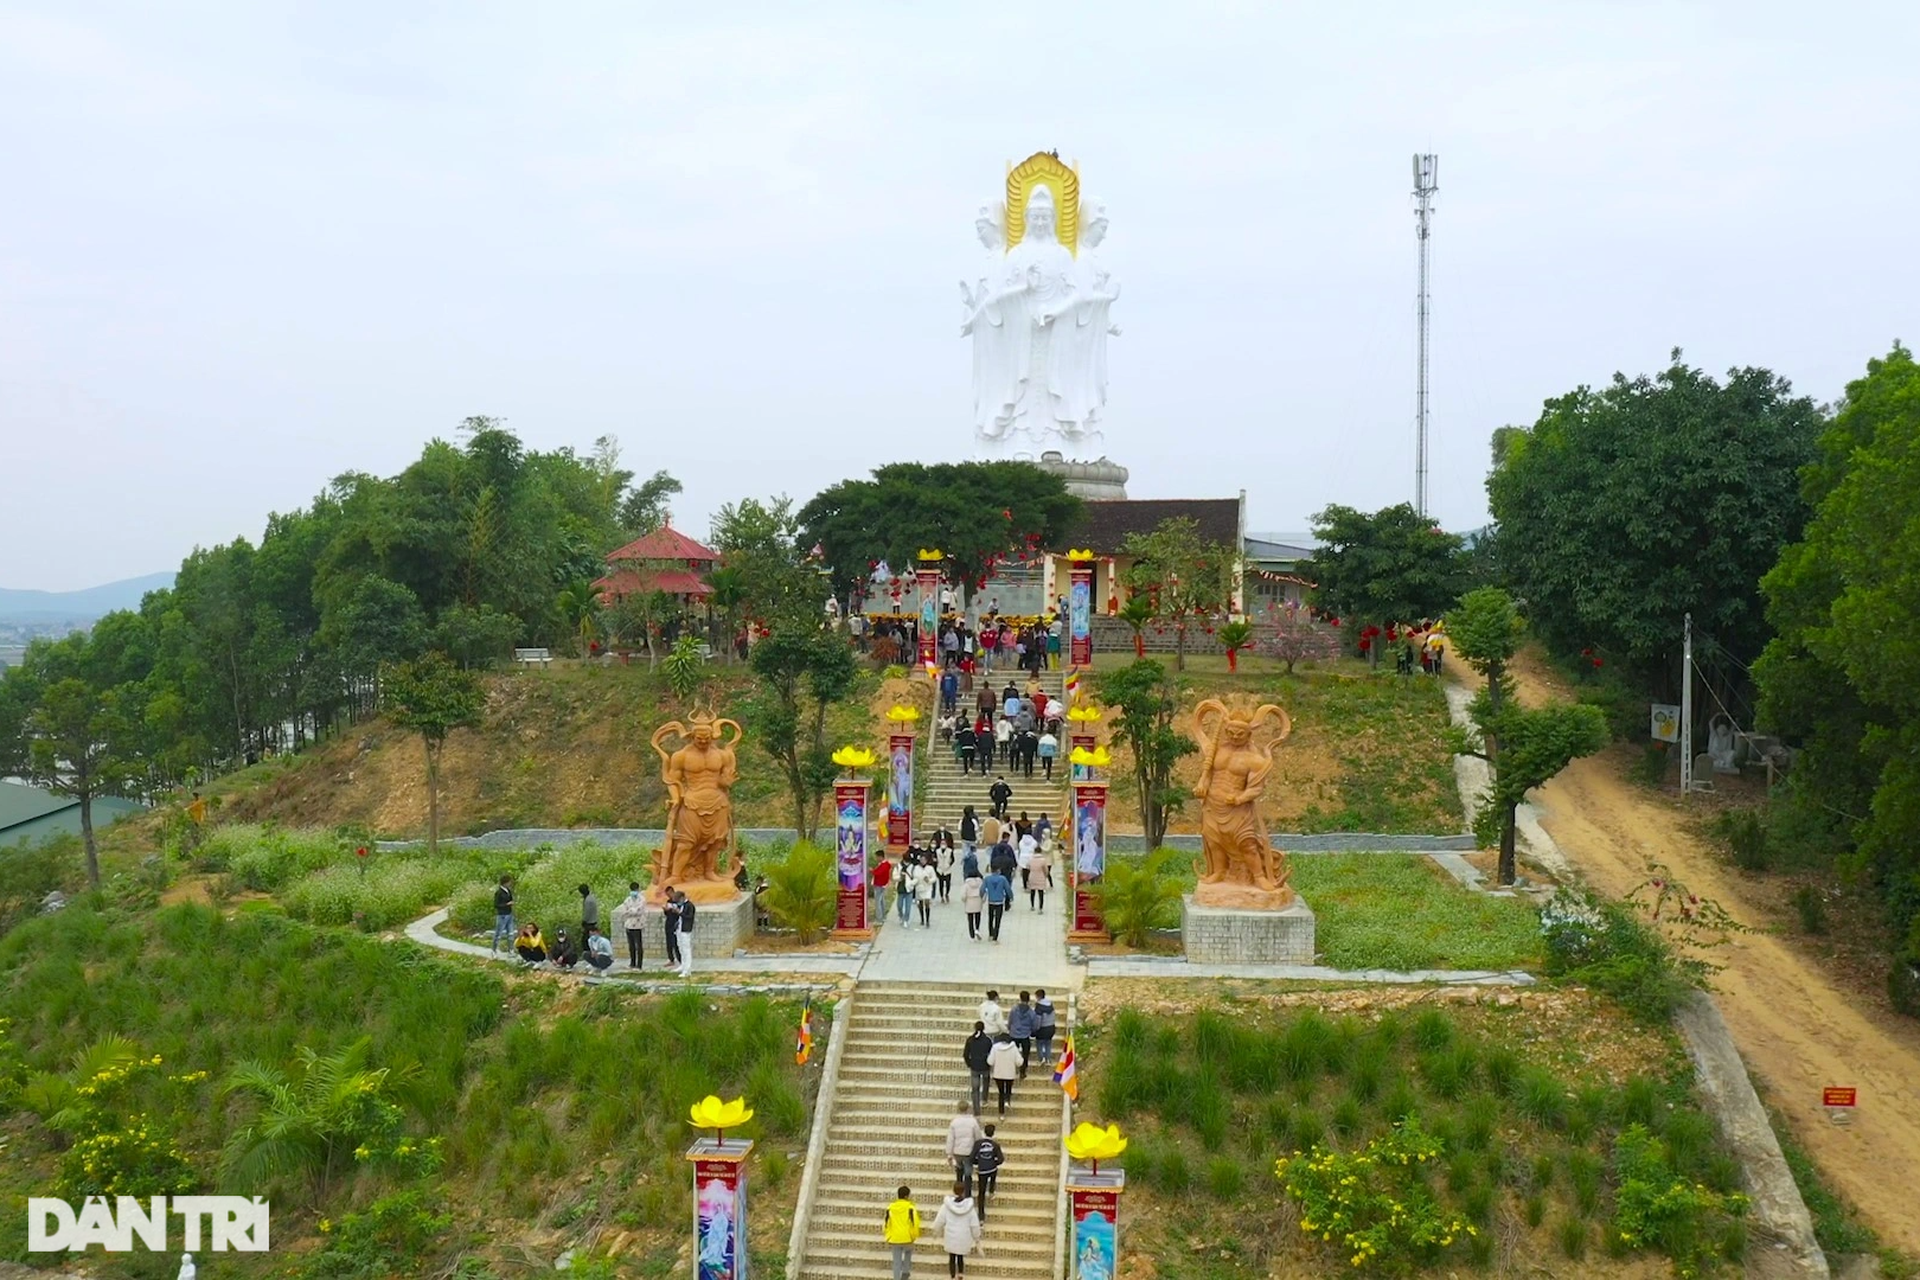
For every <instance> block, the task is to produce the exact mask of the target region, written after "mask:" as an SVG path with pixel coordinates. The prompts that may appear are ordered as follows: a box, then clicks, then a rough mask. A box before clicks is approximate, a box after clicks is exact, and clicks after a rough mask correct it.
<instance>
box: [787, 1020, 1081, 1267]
mask: <svg viewBox="0 0 1920 1280" xmlns="http://www.w3.org/2000/svg"><path fill="white" fill-rule="evenodd" d="M1004 994H1005V993H1004V991H1003V995H1004ZM981 995H982V992H981V990H979V989H976V988H975V987H972V986H968V987H958V986H934V985H920V984H886V983H866V982H863V983H861V984H860V986H859V988H858V990H857V992H856V994H855V997H854V1004H853V1011H852V1015H851V1021H850V1022H849V1023H848V1026H847V1039H846V1045H845V1049H844V1051H843V1055H842V1057H841V1059H840V1067H839V1074H838V1078H837V1079H836V1080H835V1081H833V1082H832V1084H833V1114H832V1120H831V1123H830V1124H829V1125H828V1128H827V1140H826V1149H825V1154H824V1155H823V1157H822V1158H821V1161H820V1166H819V1169H818V1173H817V1175H816V1182H815V1185H814V1193H813V1203H812V1209H811V1216H810V1218H809V1219H808V1224H807V1229H806V1240H805V1245H804V1251H803V1256H802V1258H801V1259H800V1260H799V1267H798V1274H799V1276H800V1277H802V1280H868V1278H871V1280H887V1278H888V1277H890V1276H891V1275H892V1268H891V1265H890V1263H891V1254H890V1252H889V1249H888V1246H887V1244H886V1241H885V1240H884V1238H883V1237H882V1235H881V1219H882V1216H883V1214H884V1212H885V1210H886V1207H887V1205H888V1203H889V1202H891V1201H892V1200H893V1198H894V1193H895V1191H896V1189H897V1188H898V1187H899V1186H900V1185H901V1184H902V1183H905V1184H906V1185H907V1186H909V1187H911V1188H912V1189H913V1200H914V1203H915V1204H916V1205H918V1206H919V1207H920V1213H921V1218H922V1222H923V1224H924V1226H925V1230H923V1232H922V1234H921V1238H920V1243H919V1245H918V1247H916V1249H915V1250H914V1274H915V1275H916V1276H942V1275H945V1274H946V1261H947V1256H946V1250H945V1249H944V1248H943V1247H942V1245H941V1241H940V1236H939V1234H938V1233H937V1232H935V1231H934V1230H933V1229H932V1224H933V1217H934V1214H935V1212H936V1211H937V1210H938V1209H939V1207H940V1200H941V1197H943V1196H944V1195H946V1194H947V1193H948V1192H949V1191H951V1190H952V1188H953V1170H952V1166H951V1164H950V1163H949V1161H948V1159H947V1156H946V1149H945V1145H946V1134H947V1125H948V1122H949V1121H951V1120H952V1119H953V1115H954V1104H955V1103H956V1102H959V1101H961V1100H963V1099H965V1098H966V1097H967V1069H966V1065H965V1063H963V1062H962V1061H961V1058H960V1048H961V1045H962V1044H963V1043H964V1041H965V1039H966V1037H967V1035H968V1034H969V1033H970V1032H971V1031H972V1029H973V1022H974V1011H975V1009H976V1008H977V1007H978V1005H979V1003H980V998H981ZM1060 1006H1061V1034H1060V1036H1059V1038H1058V1039H1056V1040H1055V1044H1056V1046H1057V1045H1059V1044H1060V1043H1062V1042H1063V1041H1064V1040H1065V1038H1066V1029H1067V1001H1066V1000H1065V999H1062V1000H1061V1001H1060ZM823 1083H824V1082H823ZM981 1120H982V1121H983V1122H987V1121H991V1122H993V1123H994V1124H995V1125H996V1126H997V1129H996V1132H995V1134H994V1136H995V1138H996V1139H997V1140H998V1141H999V1142H1000V1144H1001V1146H1002V1147H1004V1148H1005V1149H1006V1154H1007V1163H1006V1166H1005V1167H1004V1168H1003V1169H1002V1170H1001V1172H1000V1180H999V1187H998V1192H997V1194H996V1195H995V1196H994V1197H993V1199H992V1201H991V1202H990V1204H989V1205H988V1218H987V1224H986V1229H985V1231H984V1233H983V1234H982V1237H981V1250H982V1252H981V1254H980V1255H979V1256H978V1257H975V1258H970V1259H969V1260H968V1262H967V1275H968V1276H970V1277H980V1278H981V1280H1053V1277H1054V1274H1055V1272H1054V1261H1055V1256H1056V1245H1057V1241H1058V1239H1059V1235H1058V1232H1059V1229H1060V1218H1061V1207H1060V1197H1061V1182H1060V1176H1061V1163H1060V1161H1061V1156H1060V1151H1061V1147H1060V1141H1061V1136H1062V1134H1061V1094H1060V1090H1059V1089H1058V1088H1057V1087H1056V1086H1055V1085H1054V1083H1053V1080H1052V1076H1051V1073H1050V1072H1045V1071H1042V1070H1040V1069H1039V1068H1038V1067H1035V1068H1034V1070H1033V1071H1032V1072H1031V1073H1030V1074H1029V1075H1028V1076H1027V1078H1026V1079H1025V1080H1022V1081H1020V1082H1019V1083H1018V1084H1017V1085H1015V1086H1014V1091H1013V1106H1012V1107H1011V1108H1009V1109H1008V1111H1007V1115H1006V1118H1005V1119H1000V1118H999V1117H998V1116H996V1115H995V1105H994V1103H993V1102H992V1101H991V1099H989V1101H988V1104H987V1106H986V1107H985V1109H984V1112H983V1114H982V1116H981Z"/></svg>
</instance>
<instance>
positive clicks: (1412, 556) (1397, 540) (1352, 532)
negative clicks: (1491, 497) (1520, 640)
mask: <svg viewBox="0 0 1920 1280" xmlns="http://www.w3.org/2000/svg"><path fill="white" fill-rule="evenodd" d="M1313 534H1314V537H1315V538H1317V539H1318V540H1319V542H1320V546H1319V548H1318V549H1317V550H1315V552H1314V553H1313V559H1312V561H1311V567H1310V568H1309V569H1308V570H1307V573H1308V575H1309V576H1311V577H1312V578H1313V579H1314V581H1315V582H1316V583H1317V584H1318V585H1317V586H1316V587H1315V588H1314V591H1313V598H1314V603H1315V604H1317V605H1318V606H1319V607H1320V608H1321V609H1322V610H1323V611H1325V612H1327V613H1330V614H1333V615H1334V616H1335V617H1340V618H1345V619H1348V620H1349V621H1350V622H1351V623H1352V624H1354V625H1352V626H1351V627H1350V631H1351V632H1352V634H1355V635H1359V634H1360V633H1361V632H1363V631H1364V630H1365V628H1366V626H1367V625H1372V626H1377V627H1390V626H1393V625H1395V624H1396V623H1409V622H1415V623H1417V622H1422V621H1424V620H1426V619H1428V618H1438V617H1439V616H1441V615H1442V614H1444V613H1445V612H1446V611H1447V609H1448V608H1449V607H1451V606H1452V604H1453V602H1454V601H1456V600H1458V599H1459V598H1460V593H1461V591H1463V590H1464V589H1465V588H1466V585H1467V559H1466V554H1465V552H1464V551H1463V549H1462V542H1461V539H1460V538H1459V537H1457V536H1456V535H1454V534H1451V533H1444V532H1442V531H1441V530H1440V529H1438V528H1436V527H1434V523H1433V521H1432V520H1431V519H1430V518H1428V517H1426V516H1423V515H1421V514H1420V513H1419V512H1417V511H1415V510H1414V509H1413V508H1412V507H1411V506H1410V505H1408V504H1407V503H1404V502H1403V503H1400V504H1399V505H1397V506H1392V507H1383V508H1381V509H1380V510H1379V511H1376V512H1374V513H1373V514H1372V515H1368V514H1366V513H1365V512H1363V511H1356V510H1354V509H1353V508H1352V507H1342V506H1338V505H1335V506H1330V507H1328V508H1326V509H1325V510H1324V511H1321V512H1320V513H1319V514H1318V515H1316V516H1314V517H1313ZM1367 654H1368V657H1369V659H1370V660H1372V661H1376V662H1377V661H1378V660H1379V656H1380V645H1379V644H1377V643H1369V644H1368V646H1367Z"/></svg>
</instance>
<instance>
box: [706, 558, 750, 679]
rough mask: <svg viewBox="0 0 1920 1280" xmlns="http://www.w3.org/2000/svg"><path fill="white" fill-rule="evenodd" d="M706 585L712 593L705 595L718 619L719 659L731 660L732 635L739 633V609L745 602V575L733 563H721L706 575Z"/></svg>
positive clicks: (727, 661)
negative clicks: (719, 636) (719, 637)
mask: <svg viewBox="0 0 1920 1280" xmlns="http://www.w3.org/2000/svg"><path fill="white" fill-rule="evenodd" d="M707 586H708V587H709V588H710V589H711V590H712V592H713V594H712V595H710V596H708V597H707V603H708V604H709V605H710V606H712V608H713V611H714V613H715V615H716V616H718V618H719V619H720V635H721V643H720V644H719V645H718V646H717V647H718V649H719V650H720V654H721V661H723V662H726V663H731V662H732V661H733V655H734V648H733V642H734V637H735V636H737V635H739V634H740V610H741V609H742V608H743V607H744V606H745V605H746V603H747V581H746V575H745V574H744V573H742V572H741V571H740V569H739V568H738V567H737V566H735V565H728V564H723V565H720V566H718V567H717V568H715V569H714V571H713V572H712V573H709V574H708V575H707Z"/></svg>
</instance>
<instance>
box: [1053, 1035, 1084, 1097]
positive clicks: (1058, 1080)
mask: <svg viewBox="0 0 1920 1280" xmlns="http://www.w3.org/2000/svg"><path fill="white" fill-rule="evenodd" d="M1053 1082H1054V1083H1055V1084H1057V1085H1059V1086H1060V1091H1061V1092H1062V1093H1064V1094H1066V1095H1067V1097H1069V1098H1071V1099H1072V1100H1073V1101H1075V1102H1078V1101H1080V1081H1079V1080H1078V1079H1077V1078H1076V1077H1075V1073H1074V1066H1073V1037H1072V1036H1068V1037H1067V1047H1066V1048H1064V1049H1062V1050H1061V1051H1060V1065H1059V1066H1057V1067H1055V1068H1054V1069H1053Z"/></svg>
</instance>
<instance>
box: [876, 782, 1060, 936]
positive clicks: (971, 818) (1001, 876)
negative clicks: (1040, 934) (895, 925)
mask: <svg viewBox="0 0 1920 1280" xmlns="http://www.w3.org/2000/svg"><path fill="white" fill-rule="evenodd" d="M1012 798H1013V790H1012V788H1011V787H1009V786H1007V784H1006V781H1005V779H1000V780H997V781H996V782H995V783H994V785H993V786H992V787H991V788H989V790H988V803H989V807H990V810H991V812H990V814H989V816H988V817H987V818H984V819H983V818H981V817H980V816H979V815H978V814H977V813H976V812H975V810H974V807H973V806H972V805H968V806H967V807H966V811H965V812H964V813H962V814H961V816H960V832H959V836H958V838H957V839H956V838H955V835H954V833H953V832H952V831H951V830H949V829H948V828H946V827H941V828H939V829H938V830H936V831H934V832H933V833H932V834H931V835H930V836H928V837H927V838H926V839H927V842H926V844H925V845H922V844H920V843H918V842H917V841H916V842H915V843H914V844H911V845H909V846H908V847H907V849H906V850H905V851H904V852H902V853H901V854H900V856H899V857H898V858H895V857H893V856H892V854H891V853H885V854H883V855H882V856H881V857H880V859H879V860H878V861H876V862H875V863H874V864H873V870H872V873H871V876H870V879H869V887H870V889H871V891H872V894H873V919H874V924H875V926H876V927H878V926H880V925H883V924H885V923H886V919H887V914H888V910H889V908H891V909H892V911H893V912H894V914H895V915H896V916H897V917H898V918H899V921H900V925H901V927H903V928H904V927H909V926H911V925H912V924H913V923H914V922H915V921H916V920H917V921H918V922H919V925H920V927H921V928H923V929H931V928H933V914H934V907H936V906H945V905H950V904H951V903H952V901H953V895H954V891H955V887H956V886H955V884H954V880H955V876H956V873H957V875H958V879H959V885H958V890H959V894H960V905H961V909H962V911H963V912H964V914H965V915H966V921H967V939H968V941H970V942H979V941H981V940H982V939H985V940H986V941H988V942H990V943H993V944H995V945H998V944H999V941H1000V929H1001V926H1002V924H1003V922H1004V921H1005V919H1006V914H1007V912H1008V910H1009V909H1010V908H1011V907H1012V906H1013V904H1014V902H1015V901H1016V897H1017V895H1019V894H1025V895H1026V899H1027V909H1028V910H1029V911H1034V912H1043V911H1045V910H1046V909H1047V891H1048V890H1049V889H1051V888H1052V887H1053V868H1054V864H1055V862H1056V860H1057V858H1058V854H1059V845H1058V842H1057V840H1056V839H1055V832H1054V827H1053V819H1052V818H1050V817H1049V816H1048V815H1047V814H1046V813H1045V812H1042V813H1041V814H1040V816H1039V817H1038V818H1031V817H1029V816H1028V815H1027V812H1026V810H1024V809H1023V810H1021V811H1020V816H1019V817H1017V818H1014V817H1011V816H1009V809H1010V805H1011V802H1012ZM1016 884H1017V885H1018V886H1019V887H1018V888H1017V889H1016V888H1015V887H1014V886H1015V885H1016ZM983 919H984V921H985V923H984V925H983V924H982V921H983Z"/></svg>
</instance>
